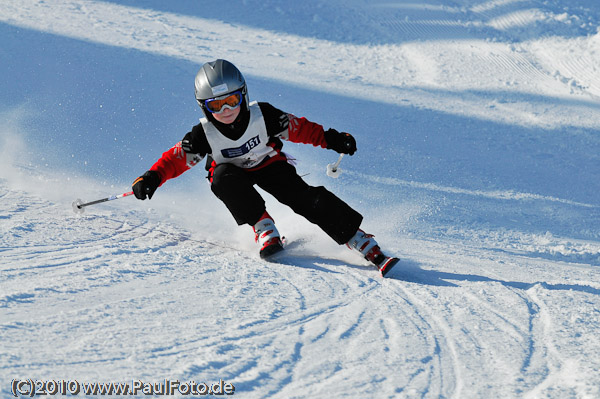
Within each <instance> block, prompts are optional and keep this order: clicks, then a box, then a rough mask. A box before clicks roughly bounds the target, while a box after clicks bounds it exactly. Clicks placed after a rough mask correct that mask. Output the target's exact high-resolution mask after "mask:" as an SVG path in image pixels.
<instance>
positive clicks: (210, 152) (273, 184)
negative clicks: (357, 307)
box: [132, 59, 398, 275]
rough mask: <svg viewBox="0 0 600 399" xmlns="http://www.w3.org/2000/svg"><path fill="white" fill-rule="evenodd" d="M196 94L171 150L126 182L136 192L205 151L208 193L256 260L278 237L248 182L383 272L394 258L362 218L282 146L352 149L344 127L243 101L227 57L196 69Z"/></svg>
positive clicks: (240, 82)
mask: <svg viewBox="0 0 600 399" xmlns="http://www.w3.org/2000/svg"><path fill="white" fill-rule="evenodd" d="M195 91H196V100H197V101H198V104H199V105H200V108H201V109H202V111H203V113H204V116H205V117H204V118H202V119H201V120H200V123H199V124H198V125H196V126H194V127H193V128H192V131H191V132H189V133H187V134H186V135H185V136H184V138H183V139H182V140H181V141H180V142H179V143H177V144H176V145H175V146H174V147H173V148H171V149H169V150H168V151H166V152H165V153H163V154H162V157H161V158H160V159H159V160H158V161H157V162H156V163H155V164H154V165H152V167H151V168H150V170H148V171H147V172H146V173H144V174H143V175H142V176H140V177H138V178H137V179H136V180H135V181H134V182H133V184H132V188H133V192H134V194H135V196H136V197H137V198H138V199H140V200H144V199H146V197H148V198H149V199H151V198H152V195H153V194H154V192H155V191H156V189H157V188H158V187H159V186H161V185H162V184H163V183H164V182H166V181H167V180H169V179H172V178H174V177H177V176H179V175H180V174H182V173H183V172H185V171H186V170H188V169H190V168H191V167H192V166H194V165H196V164H198V163H199V162H200V161H201V160H202V159H203V158H204V157H207V163H206V167H207V170H208V179H209V182H210V186H211V190H212V192H213V193H214V194H215V195H216V196H217V197H218V198H219V199H220V200H221V201H223V203H224V204H225V206H226V207H227V208H228V209H229V211H230V212H231V214H232V215H233V217H234V218H235V221H236V222H237V224H238V225H243V224H248V225H250V226H252V227H253V229H254V233H255V237H256V242H257V243H259V245H260V256H261V258H268V257H269V256H271V255H273V254H275V253H277V252H279V251H281V250H282V249H283V246H282V242H281V237H280V235H279V232H278V231H277V228H276V227H275V223H274V221H273V218H272V217H271V216H270V215H269V213H268V212H267V210H266V208H265V202H264V200H263V198H262V197H261V196H260V194H259V193H258V191H257V190H256V189H255V188H254V185H258V186H259V187H261V188H262V189H263V190H265V191H266V192H268V193H270V194H272V195H273V196H274V197H275V198H276V199H277V200H278V201H280V202H281V203H283V204H286V205H288V206H289V207H290V208H292V210H293V211H294V212H296V213H297V214H299V215H302V216H304V217H305V218H306V219H307V220H309V221H310V222H312V223H314V224H316V225H318V226H319V227H320V228H321V229H322V230H323V231H325V233H327V234H328V235H329V236H330V237H331V238H333V239H334V240H335V241H336V242H337V243H338V244H340V245H342V244H346V245H347V246H348V247H349V248H350V249H352V250H354V251H356V252H358V253H359V254H360V255H361V256H363V257H364V258H366V259H367V260H368V261H370V262H371V263H373V264H374V265H375V266H376V267H377V268H378V269H379V271H380V272H381V274H382V275H385V274H386V273H387V272H388V271H389V270H390V269H391V268H392V266H393V265H394V264H395V263H396V262H398V259H397V258H393V257H389V256H386V255H384V254H383V253H382V252H381V249H380V248H379V246H378V245H377V242H376V241H375V240H374V239H373V236H372V235H370V234H366V233H365V232H364V231H363V230H361V229H360V224H361V222H362V216H361V215H360V214H359V213H358V212H356V211H355V210H354V209H352V208H351V207H350V206H349V205H348V204H346V203H345V202H344V201H342V200H341V199H339V198H338V197H337V196H335V195H334V194H332V193H331V192H330V191H328V190H327V189H325V187H322V186H320V187H313V186H310V185H308V184H307V183H306V182H304V180H302V178H301V177H300V176H298V174H297V173H296V169H295V167H294V166H293V165H291V164H290V163H288V160H287V158H286V155H285V154H284V153H283V152H282V151H281V149H282V147H283V143H282V141H281V140H287V141H291V142H294V143H305V144H312V145H314V146H318V147H323V148H327V149H331V150H334V151H336V152H338V153H343V154H350V155H353V154H354V152H355V151H356V141H355V140H354V137H352V136H351V135H350V134H348V133H340V132H338V131H336V130H334V129H329V130H326V131H325V130H324V129H323V127H322V126H321V125H318V124H316V123H313V122H310V121H309V120H307V119H306V118H298V117H296V116H294V115H292V114H288V113H285V112H282V111H280V110H279V109H277V108H275V107H273V106H272V105H271V104H269V103H266V102H252V103H251V102H249V100H248V89H247V87H246V81H245V79H244V77H243V76H242V74H241V72H240V71H239V70H238V69H237V68H236V67H235V66H234V65H233V64H232V63H230V62H228V61H225V60H221V59H219V60H216V61H212V62H207V63H205V64H204V65H203V66H202V68H200V71H199V72H198V74H197V75H196V81H195Z"/></svg>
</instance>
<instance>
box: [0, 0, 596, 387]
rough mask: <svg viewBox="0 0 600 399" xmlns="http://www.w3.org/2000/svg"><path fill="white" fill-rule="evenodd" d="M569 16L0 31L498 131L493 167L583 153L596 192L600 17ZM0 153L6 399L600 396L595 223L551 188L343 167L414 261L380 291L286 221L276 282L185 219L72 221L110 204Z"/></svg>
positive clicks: (47, 10)
mask: <svg viewBox="0 0 600 399" xmlns="http://www.w3.org/2000/svg"><path fill="white" fill-rule="evenodd" d="M155 4H156V5H157V7H158V6H159V5H160V3H158V2H157V3H155ZM566 4H567V3H561V2H560V1H558V0H556V1H549V2H539V1H525V0H522V1H519V0H515V1H513V0H490V1H483V2H479V1H468V0H465V1H460V2H452V3H447V2H442V1H430V2H426V3H416V2H415V3H404V2H386V3H377V4H371V3H368V2H362V1H358V0H356V1H350V2H345V3H344V4H343V6H342V5H341V3H339V4H338V3H337V2H334V3H327V2H319V1H313V2H310V3H309V4H308V5H307V7H309V8H310V9H311V11H312V10H313V9H314V10H322V11H324V12H325V11H328V10H330V8H329V7H331V9H334V10H335V11H336V12H335V13H331V14H330V15H327V17H331V18H332V20H333V21H334V22H333V23H332V25H335V26H337V27H338V28H337V29H333V28H332V29H328V30H327V32H325V31H324V30H323V29H324V28H321V31H319V32H318V34H316V35H314V36H316V37H313V36H312V35H306V36H303V35H298V34H293V33H286V32H287V31H285V30H283V29H282V31H281V32H278V31H277V30H274V29H267V28H265V29H262V28H256V27H252V25H251V24H249V25H243V24H239V23H234V22H231V23H229V22H221V21H219V20H215V19H211V18H203V17H201V16H194V15H182V14H178V13H174V12H165V11H159V10H158V9H156V10H152V9H146V8H136V7H129V6H125V5H119V4H115V3H109V2H100V1H76V0H53V1H35V0H19V1H16V0H4V1H2V3H1V4H0V21H2V22H3V23H4V24H8V25H11V26H17V27H21V28H26V29H32V30H36V31H40V32H43V33H47V34H50V35H56V36H64V37H71V38H75V39H78V40H82V41H88V42H89V41H91V42H95V43H101V44H106V45H109V46H115V47H119V48H127V49H134V50H139V51H142V52H148V53H152V54H159V55H164V56H168V57H172V58H175V59H183V60H188V61H192V62H196V63H201V62H203V61H206V60H208V59H213V58H214V56H215V53H217V52H218V53H219V57H223V58H229V59H232V61H234V62H235V63H236V64H238V65H239V66H240V68H241V69H242V70H244V71H248V75H250V76H258V77H261V78H265V79H268V80H273V81H276V82H283V83H285V84H289V85H290V86H292V88H288V90H293V87H307V88H310V89H312V90H316V91H320V92H323V93H335V94H341V95H343V96H346V97H348V98H350V99H353V98H360V99H371V100H373V101H376V102H381V103H389V104H392V105H395V106H398V107H403V108H407V109H409V110H410V109H415V110H422V109H427V110H435V111H441V112H442V113H444V114H449V115H457V116H461V117H465V118H470V119H474V120H484V121H492V122H498V123H501V124H503V126H506V128H505V129H506V130H507V131H508V133H507V137H506V138H498V137H494V136H493V133H487V132H485V131H484V132H481V135H482V136H483V139H482V140H489V142H490V148H492V149H494V148H496V149H497V148H502V147H503V146H505V145H506V146H508V145H511V144H512V145H514V146H515V147H524V148H525V149H529V150H531V151H532V153H531V154H528V155H529V156H528V157H527V161H529V162H526V163H524V165H526V166H529V167H533V168H535V167H537V163H536V160H537V159H538V158H539V159H540V160H543V159H544V157H546V156H553V155H555V154H550V155H548V154H547V153H546V152H550V151H551V150H553V149H555V148H556V149H559V150H561V151H565V152H566V153H567V154H568V155H566V156H564V157H562V158H560V159H559V161H562V162H565V163H566V164H568V165H567V166H572V165H576V166H579V165H584V166H588V167H589V170H581V174H582V175H583V176H584V178H582V180H581V182H583V183H585V182H587V181H590V180H591V179H590V178H589V176H594V173H596V172H597V171H598V166H597V165H595V166H594V162H596V161H597V160H598V156H597V154H596V153H594V149H595V148H597V143H598V140H597V135H596V134H597V131H594V129H597V127H598V126H600V123H599V122H600V120H599V118H600V113H598V105H599V104H600V101H599V98H600V74H598V70H597V68H598V65H599V63H598V62H600V59H599V58H598V57H599V56H600V51H598V45H600V34H599V33H598V32H597V31H596V30H595V29H596V26H597V23H598V22H599V21H600V16H598V11H597V5H595V4H593V3H591V2H588V3H586V1H585V0H581V1H579V2H578V3H577V4H573V5H571V6H570V7H566V6H565V5H566ZM248 6H250V7H254V6H256V7H257V10H258V11H256V13H260V12H262V11H264V10H265V8H260V7H266V8H269V10H271V9H272V10H274V11H273V12H276V13H279V14H280V16H281V20H282V21H284V22H285V21H287V19H286V18H291V17H290V15H292V16H294V17H298V18H300V17H299V16H300V15H302V16H303V17H304V18H305V20H300V22H301V23H303V24H305V25H306V26H308V27H310V26H313V24H316V25H323V20H322V19H321V20H319V18H317V16H316V15H314V16H312V17H311V18H309V17H306V16H305V15H304V14H302V12H304V8H302V7H303V6H302V5H301V4H300V3H299V4H298V5H297V6H294V7H299V8H298V9H295V8H292V5H289V7H290V9H287V8H286V7H284V6H283V5H281V4H278V3H277V4H276V3H275V2H271V1H266V2H262V3H261V5H260V6H259V5H258V4H254V3H252V2H251V1H249V0H248V1H244V2H242V4H241V5H236V7H241V8H243V9H244V10H245V11H248V9H246V8H244V7H248ZM225 11H226V10H223V12H225ZM311 15H312V14H311ZM250 17H251V18H257V17H256V15H255V14H251V15H250ZM290 21H294V22H295V23H296V22H297V21H296V20H295V19H293V18H292V19H290ZM357 24H358V25H359V26H362V27H363V29H358V31H359V32H358V33H357V29H355V26H354V25H357ZM291 25H293V24H291ZM327 26H330V25H327ZM307 29H308V28H307ZM547 32H551V33H554V34H552V35H544V33H547ZM326 35H331V36H326ZM336 35H338V36H339V39H340V40H335V39H336ZM346 35H348V36H350V35H351V36H350V37H352V38H354V41H353V40H347V41H345V40H342V39H343V38H345V37H346ZM361 35H364V36H366V41H367V42H368V41H369V40H370V39H372V40H373V43H369V44H363V42H361V41H360V40H359V39H360V36H361ZM321 37H324V38H321ZM325 37H326V38H325ZM357 38H358V39H357ZM217 49H218V50H217ZM567 53H568V54H570V55H569V56H562V54H567ZM558 54H561V56H560V57H559V56H557V55H558ZM273 60H276V63H277V68H273V67H272V63H273V62H275V61H273ZM309 60H310V62H309ZM265 66H268V67H269V68H266V67H265ZM390 82H394V83H393V84H390ZM298 101H301V100H298ZM411 107H412V108H411ZM107 108H108V107H107ZM358 108H359V109H358V110H357V113H358V114H359V113H360V112H362V111H363V110H362V109H361V108H360V107H358ZM3 115H4V114H3ZM402 115H403V116H409V115H410V111H406V114H402ZM9 122H11V121H9ZM409 122H410V121H409ZM453 122H454V120H453V119H451V120H450V121H444V122H443V123H446V124H447V125H450V124H452V123H453ZM433 123H435V122H433ZM477 126H479V125H477ZM449 127H450V126H446V125H443V124H440V130H443V129H448V128H449ZM513 128H515V129H516V128H524V129H530V130H528V131H527V134H523V133H522V132H521V130H519V131H518V133H514V134H512V135H511V129H513ZM449 133H450V134H452V133H453V134H454V135H455V136H456V137H459V138H463V139H464V140H465V141H473V140H475V139H479V136H475V133H474V134H473V135H471V136H464V137H461V136H460V133H462V132H461V128H460V127H453V128H452V129H451V130H450V132H449ZM388 134H395V132H394V133H388ZM477 134H479V132H477ZM485 134H489V136H485ZM17 136H18V133H17ZM547 136H550V138H548V137H547ZM9 138H10V137H9ZM503 140H506V142H505V141H503ZM415 143H418V141H417V140H415V141H411V142H407V144H411V145H413V146H416V144H415ZM573 143H575V144H573ZM569 144H571V145H572V147H569ZM5 145H6V147H7V148H8V147H9V145H8V144H6V143H5ZM454 145H455V146H456V147H455V148H450V151H451V152H452V151H454V152H457V153H459V154H461V155H462V152H461V144H460V142H459V143H458V144H454ZM544 145H546V146H548V148H543V146H544ZM10 146H11V147H12V143H10ZM538 147H541V148H538ZM5 150H6V149H5ZM586 150H587V151H586ZM440 152H443V151H440ZM507 152H508V151H507ZM507 152H499V153H498V154H494V153H493V152H492V153H491V154H490V155H491V157H494V156H497V157H500V156H502V155H503V154H506V153H507ZM0 153H1V154H2V155H3V156H2V158H3V160H2V163H3V164H4V165H2V166H4V168H1V169H2V172H0V173H2V174H1V175H0V381H2V386H0V392H1V393H2V395H3V396H6V397H8V396H9V393H8V389H9V382H10V381H11V380H12V379H13V378H37V379H55V380H58V379H68V380H74V379H77V380H79V381H115V382H127V381H131V380H143V381H146V382H158V381H162V380H163V379H165V378H171V379H180V380H182V381H188V380H195V381H197V382H208V383H212V382H216V381H218V380H219V379H223V380H225V381H228V382H231V383H233V384H234V385H235V387H236V394H235V395H234V396H240V397H244V398H266V397H269V398H306V397H310V398H332V397H340V398H342V397H343V398H346V397H348V398H354V397H360V398H366V397H376V398H457V399H458V398H488V397H498V398H514V397H522V398H561V399H563V398H598V397H600V361H599V360H598V359H600V339H599V338H598V337H599V334H598V332H599V331H600V311H599V310H598V309H599V308H600V306H599V305H600V275H599V272H598V266H600V242H599V240H598V239H599V237H600V232H599V230H598V223H600V213H599V211H598V207H599V206H600V205H599V203H598V201H597V199H596V198H591V197H590V196H586V193H587V192H583V189H582V192H569V190H568V189H565V190H559V193H560V194H556V195H554V194H548V193H549V192H552V190H547V186H545V185H543V183H542V182H541V181H542V180H544V179H543V178H540V182H538V184H539V185H538V186H536V185H535V184H531V186H530V187H525V188H523V187H520V188H519V189H512V188H507V187H505V186H502V185H501V184H499V185H498V186H499V188H496V187H495V186H494V185H493V184H490V185H489V188H479V187H487V186H485V185H482V186H478V185H477V184H473V185H472V186H468V187H466V186H464V185H462V184H461V183H462V181H460V180H459V178H457V180H456V181H454V182H453V181H450V182H448V181H444V180H443V179H440V180H439V181H438V180H435V179H433V178H432V179H431V181H429V180H425V181H423V180H420V179H415V180H411V179H410V178H403V177H395V175H393V174H384V175H378V176H375V175H374V174H375V173H376V172H371V167H370V166H373V169H374V170H378V169H382V170H386V171H387V169H390V168H387V166H388V165H389V163H387V162H388V161H387V160H385V159H380V160H379V159H375V160H371V159H369V162H370V163H371V164H369V168H363V167H362V166H357V164H356V163H351V162H350V161H344V162H345V163H344V164H343V165H342V166H343V167H344V168H347V169H345V170H344V173H343V175H342V177H341V178H340V179H339V181H338V182H336V183H331V185H332V186H334V187H335V188H336V189H337V190H340V191H342V192H343V193H345V194H348V197H351V198H352V200H353V201H354V202H355V203H358V204H361V206H362V207H363V208H367V209H365V213H366V216H367V218H366V219H368V220H369V221H370V226H376V227H377V229H376V230H377V234H378V236H377V237H378V240H380V242H381V243H383V244H384V245H385V247H386V248H388V249H389V251H391V252H394V253H398V254H400V255H401V257H402V261H401V263H400V264H399V265H398V266H396V268H395V269H394V270H393V271H392V272H391V273H390V276H389V278H386V279H381V278H380V277H379V276H378V274H377V273H376V271H375V270H374V269H373V268H372V267H370V266H368V265H366V264H365V263H364V262H363V261H362V260H360V259H356V258H354V257H352V255H351V254H348V253H347V252H346V250H345V249H343V248H342V249H337V248H336V247H335V246H334V245H329V244H323V243H321V242H320V240H321V239H322V238H323V236H322V235H318V234H317V235H316V236H314V235H313V234H314V233H313V232H312V231H311V230H310V228H307V227H306V225H304V224H302V223H298V222H297V220H296V219H285V218H282V219H283V220H282V221H281V223H279V221H278V225H279V226H281V227H280V230H282V232H285V231H288V232H289V233H287V234H289V236H290V237H291V244H290V247H289V248H288V253H289V255H287V256H284V257H283V258H282V259H281V261H280V262H278V263H267V262H264V261H261V260H260V259H258V257H257V256H256V254H255V250H256V249H255V248H254V247H251V248H252V249H249V247H248V246H247V244H246V243H245V238H247V237H245V238H240V236H238V234H240V233H237V232H236V231H235V230H234V228H235V226H226V227H222V228H221V229H220V230H219V231H218V232H217V233H215V231H214V230H212V229H211V228H210V227H206V225H205V224H200V223H198V224H196V225H195V224H194V223H195V221H196V220H197V219H201V217H198V216H196V215H194V216H191V215H186V216H188V218H189V219H190V220H189V221H187V220H182V219H183V217H182V216H181V213H178V212H179V208H180V205H179V204H180V202H179V203H177V204H175V201H173V203H172V204H170V203H169V199H168V198H167V199H165V200H163V202H158V203H157V201H161V200H160V199H159V198H157V199H154V200H153V202H152V203H150V205H148V204H147V203H144V205H142V206H140V205H139V203H135V201H133V200H127V199H124V200H120V201H118V202H117V203H111V204H102V205H98V206H96V207H92V208H90V209H89V211H86V213H85V214H84V215H81V216H78V215H74V214H73V212H72V210H71V206H70V202H69V201H68V200H66V199H65V198H69V196H70V193H73V192H78V193H80V194H79V195H82V196H87V197H89V198H90V199H91V198H93V197H94V196H96V195H97V191H94V190H90V189H88V188H87V186H86V185H85V184H78V183H77V182H71V183H65V182H60V183H57V182H56V180H54V179H56V176H52V177H50V176H49V175H48V174H47V173H42V172H39V171H38V169H36V165H33V166H32V165H29V166H27V167H25V166H23V165H20V164H16V163H15V162H13V160H12V158H11V159H9V158H8V157H7V155H6V154H7V153H8V151H0ZM157 155H158V154H157ZM405 155H409V156H410V155H411V153H410V152H408V150H407V153H406V154H405ZM434 155H435V154H434ZM473 156H475V154H473ZM569 156H570V157H571V158H569ZM407 158H408V157H407ZM430 158H432V157H429V158H426V157H424V158H422V159H419V158H418V157H417V156H416V155H415V159H417V161H414V162H423V163H427V164H428V165H429V163H433V161H432V159H430ZM411 160H412V159H410V158H409V161H411ZM582 160H583V161H582ZM395 161H396V162H409V161H406V160H404V159H402V157H400V156H398V157H397V159H396V160H395ZM489 161H490V162H493V161H495V160H494V159H490V160H489ZM378 162H379V163H378ZM480 162H481V163H480V164H477V163H476V162H475V161H472V162H471V163H469V162H468V161H467V162H466V163H465V164H464V165H463V166H465V165H466V166H465V167H467V168H468V167H471V168H472V169H473V170H472V171H471V172H472V174H473V175H475V176H477V177H481V176H484V177H486V178H489V179H490V180H492V179H493V178H494V177H496V176H493V174H490V176H488V175H485V174H483V173H482V174H478V173H477V172H478V171H476V170H475V169H476V168H477V167H478V165H483V164H484V162H483V161H480ZM540 162H541V161H540ZM440 163H443V160H442V161H440ZM9 164H10V165H9ZM457 164H458V165H459V166H461V164H460V163H457ZM148 166H149V165H148ZM434 166H435V165H434ZM421 167H423V168H425V166H421ZM455 167H456V166H455ZM415 169H418V168H415ZM574 169H576V168H573V169H570V170H574ZM501 170H502V169H501ZM525 172H527V171H525ZM15 173H16V175H17V177H15V176H14V174H15ZM136 173H137V172H136ZM190 173H191V172H190ZM467 173H468V170H467ZM504 173H507V174H508V173H509V172H504ZM432 175H435V173H433V172H432ZM450 176H451V174H450ZM542 176H543V177H547V175H545V174H543V175H542ZM567 177H568V176H567ZM571 177H572V178H573V179H575V177H576V176H575V175H573V176H571ZM357 181H359V182H360V183H361V184H360V187H355V186H356V185H357V184H356V182H357ZM567 181H568V179H567ZM526 182H527V181H526ZM578 183H579V181H578ZM336 184H337V185H336ZM582 185H584V184H578V185H577V187H581V186H582ZM29 186H32V187H29ZM38 186H41V188H40V187H38ZM45 186H48V187H45ZM62 189H64V192H63V193H58V194H53V195H52V196H50V197H51V198H47V196H46V194H48V193H49V192H53V193H54V192H55V191H56V190H58V191H61V190H62ZM591 191H593V189H592V190H590V192H591ZM538 193H539V194H538ZM161 195H165V196H167V195H166V193H165V194H162V193H161ZM157 197H160V196H157ZM163 198H164V197H163ZM73 199H74V198H73ZM155 204H156V205H155ZM365 204H368V205H369V206H368V207H365V206H364V205H365ZM209 206H210V205H209ZM148 207H149V208H148ZM215 212H217V211H215ZM204 216H205V215H204ZM215 218H216V217H215ZM229 222H231V221H229ZM207 237H210V238H207ZM226 241H227V242H226Z"/></svg>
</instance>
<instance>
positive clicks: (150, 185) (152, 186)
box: [131, 170, 160, 200]
mask: <svg viewBox="0 0 600 399" xmlns="http://www.w3.org/2000/svg"><path fill="white" fill-rule="evenodd" d="M158 186H160V176H159V175H158V173H157V172H155V171H153V170H149V171H147V172H146V173H144V174H143V175H141V176H140V177H138V178H137V179H135V181H134V182H133V184H132V185H131V188H133V194H135V197H136V198H137V199H141V200H145V199H146V196H148V199H152V196H153V195H154V192H155V191H156V189H157V188H158Z"/></svg>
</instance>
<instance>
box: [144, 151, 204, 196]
mask: <svg viewBox="0 0 600 399" xmlns="http://www.w3.org/2000/svg"><path fill="white" fill-rule="evenodd" d="M186 155H188V154H186V153H185V152H184V151H183V148H181V141H180V142H179V143H177V144H175V145H174V146H173V147H172V148H170V149H169V150H167V151H165V152H164V153H163V154H162V156H161V157H160V159H159V160H158V161H156V162H155V163H154V165H152V167H151V168H150V170H153V171H156V172H157V173H158V174H159V176H160V180H161V182H160V185H161V186H162V185H163V184H164V183H165V182H166V181H167V180H169V179H173V178H175V177H177V176H179V175H181V174H182V173H183V172H185V171H186V170H188V169H190V168H191V167H192V166H194V165H195V164H196V163H197V162H196V163H191V164H190V163H188V159H187V158H188V156H186Z"/></svg>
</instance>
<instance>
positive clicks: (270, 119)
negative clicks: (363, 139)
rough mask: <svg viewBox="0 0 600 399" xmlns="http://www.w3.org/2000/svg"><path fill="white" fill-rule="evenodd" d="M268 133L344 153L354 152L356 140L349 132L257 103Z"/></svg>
mask: <svg viewBox="0 0 600 399" xmlns="http://www.w3.org/2000/svg"><path fill="white" fill-rule="evenodd" d="M259 105H260V108H261V111H262V113H263V115H264V118H265V124H266V125H267V131H268V132H269V135H271V136H273V137H278V138H281V139H283V140H287V141H291V142H292V143H301V144H312V145H314V146H315V147H322V148H327V149H330V150H334V151H336V152H339V153H344V154H350V155H352V154H354V152H355V151H356V140H354V137H352V135H351V134H349V133H344V132H342V133H340V132H338V131H337V130H335V129H328V130H324V129H323V126H321V125H319V124H318V123H315V122H311V121H309V120H308V119H306V118H304V117H302V118H298V117H296V116H295V115H293V114H288V113H285V112H283V111H281V110H279V109H277V108H275V107H273V106H272V105H271V104H268V103H259Z"/></svg>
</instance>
